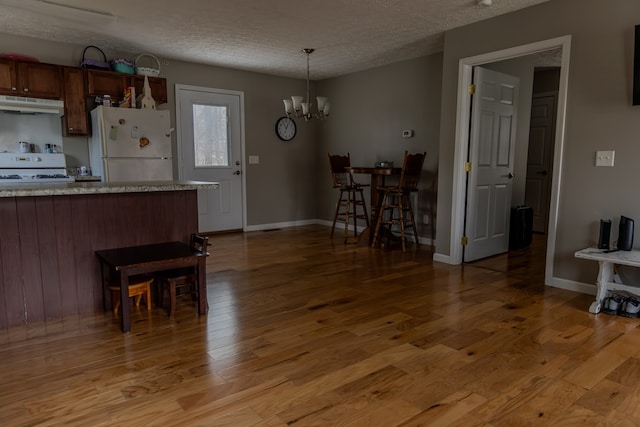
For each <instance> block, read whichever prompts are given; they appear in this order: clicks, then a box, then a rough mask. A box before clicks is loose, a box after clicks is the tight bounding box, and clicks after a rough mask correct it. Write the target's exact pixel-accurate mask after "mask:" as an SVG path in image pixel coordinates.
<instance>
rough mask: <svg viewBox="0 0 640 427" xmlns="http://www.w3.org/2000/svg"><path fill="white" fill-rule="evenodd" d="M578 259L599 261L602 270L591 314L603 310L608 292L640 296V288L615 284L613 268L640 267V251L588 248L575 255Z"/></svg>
mask: <svg viewBox="0 0 640 427" xmlns="http://www.w3.org/2000/svg"><path fill="white" fill-rule="evenodd" d="M574 256H575V257H576V258H581V259H590V260H593V261H598V264H599V266H600V270H599V271H598V280H597V282H596V285H598V291H597V293H596V300H595V301H594V302H593V303H591V306H590V307H589V312H590V313H599V312H600V309H601V308H602V302H603V300H604V298H605V297H606V296H607V291H613V290H616V291H627V292H631V293H633V294H636V295H640V287H638V286H630V285H623V284H621V283H615V282H614V281H613V266H614V265H615V264H619V265H629V266H632V267H640V251H639V250H635V249H634V250H631V251H615V252H608V253H607V252H604V251H603V250H602V249H597V248H587V249H582V250H581V251H578V252H576V253H575V255H574Z"/></svg>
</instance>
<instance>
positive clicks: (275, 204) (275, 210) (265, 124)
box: [0, 34, 317, 226]
mask: <svg viewBox="0 0 640 427" xmlns="http://www.w3.org/2000/svg"><path fill="white" fill-rule="evenodd" d="M83 49H84V46H78V45H72V44H66V43H57V42H51V41H47V40H39V39H31V38H26V37H16V36H11V35H8V34H1V35H0V52H14V53H21V54H25V55H31V56H35V57H36V58H38V59H40V61H42V62H48V63H53V64H61V65H72V66H78V65H79V64H80V62H81V59H82V51H83ZM105 53H106V54H107V57H108V58H113V57H121V56H124V57H127V58H135V57H136V56H137V54H135V53H129V54H127V53H124V52H112V51H108V50H106V51H105ZM92 57H93V56H92ZM160 59H161V61H162V66H161V74H160V77H164V78H166V79H167V90H168V95H169V102H168V103H167V104H165V105H163V106H160V107H159V108H161V109H169V110H170V111H171V121H172V125H174V126H175V84H186V85H194V86H204V87H211V88H217V89H227V90H236V91H243V92H244V100H245V131H246V134H245V141H246V153H245V154H246V155H247V156H248V155H258V156H260V164H258V165H249V164H247V165H246V170H245V171H244V173H245V178H246V182H247V195H246V199H247V206H246V208H247V222H248V225H249V226H251V225H260V224H273V223H283V222H284V223H287V222H296V221H304V220H313V219H315V218H316V208H315V207H316V196H315V194H314V193H313V191H310V189H313V188H315V183H316V181H317V178H316V177H317V170H316V164H317V161H316V153H317V150H316V129H315V123H309V124H305V123H304V122H300V121H298V135H297V136H296V138H295V140H294V141H293V142H289V143H282V142H281V141H280V140H279V139H278V138H277V137H276V136H275V132H274V129H275V122H276V120H277V118H278V117H280V116H282V115H283V104H282V99H283V98H285V97H289V96H291V95H294V94H300V93H304V91H305V90H306V82H305V81H304V80H298V79H288V78H280V77H274V76H269V75H265V74H258V73H250V72H244V71H238V70H233V69H226V68H220V67H212V66H206V65H200V64H194V63H188V62H180V61H173V60H170V61H169V62H168V64H167V63H165V61H164V59H162V58H160ZM172 139H173V140H172V142H173V149H174V158H176V159H177V156H176V153H177V151H176V133H175V132H174V134H173V137H172ZM63 144H64V149H65V152H66V154H67V162H68V164H69V165H79V164H88V148H87V138H85V137H67V138H64V140H63ZM247 163H248V162H247ZM176 170H177V166H176Z"/></svg>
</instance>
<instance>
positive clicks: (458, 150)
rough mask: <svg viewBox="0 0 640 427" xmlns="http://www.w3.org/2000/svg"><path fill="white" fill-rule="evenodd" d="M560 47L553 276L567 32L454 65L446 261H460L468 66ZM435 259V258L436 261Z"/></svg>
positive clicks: (550, 248) (550, 254) (549, 261)
mask: <svg viewBox="0 0 640 427" xmlns="http://www.w3.org/2000/svg"><path fill="white" fill-rule="evenodd" d="M556 48H561V49H562V61H561V68H560V87H559V88H558V111H557V113H556V114H557V119H556V132H555V141H556V143H555V147H554V156H553V174H552V177H551V179H552V184H551V201H550V207H549V229H548V235H547V251H546V253H547V254H546V265H545V284H550V283H551V280H552V277H553V259H554V256H555V241H556V235H557V230H556V227H557V224H558V205H559V199H560V184H561V180H562V156H563V153H564V142H565V125H566V108H567V89H568V84H569V57H570V53H571V35H566V36H561V37H557V38H553V39H548V40H543V41H539V42H535V43H530V44H526V45H521V46H516V47H512V48H508V49H503V50H499V51H495V52H489V53H484V54H481V55H476V56H472V57H467V58H461V59H460V61H459V64H458V102H457V105H458V106H457V111H456V131H455V149H454V159H453V189H452V191H453V194H452V201H451V232H450V236H451V240H450V242H449V244H450V257H449V260H448V261H449V263H450V264H461V263H462V244H461V241H462V237H463V236H464V220H465V199H466V192H467V180H466V173H467V172H466V171H465V162H466V159H467V154H468V147H469V120H470V105H471V99H470V98H471V97H470V96H469V93H468V90H467V88H468V87H469V85H470V84H471V81H472V80H471V77H472V69H473V67H474V66H476V65H482V64H487V63H490V62H496V61H503V60H506V59H513V58H517V57H520V56H525V55H530V54H533V53H538V52H542V51H546V50H551V49H556ZM436 261H437V260H436Z"/></svg>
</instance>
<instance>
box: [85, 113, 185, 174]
mask: <svg viewBox="0 0 640 427" xmlns="http://www.w3.org/2000/svg"><path fill="white" fill-rule="evenodd" d="M91 129H92V132H91V137H90V138H89V162H90V166H91V173H92V175H96V176H100V177H102V181H103V182H125V181H128V182H131V181H171V180H173V162H172V160H171V131H172V129H171V121H170V118H169V111H157V110H147V109H145V110H140V109H133V108H115V107H105V106H99V107H96V108H95V109H93V110H91Z"/></svg>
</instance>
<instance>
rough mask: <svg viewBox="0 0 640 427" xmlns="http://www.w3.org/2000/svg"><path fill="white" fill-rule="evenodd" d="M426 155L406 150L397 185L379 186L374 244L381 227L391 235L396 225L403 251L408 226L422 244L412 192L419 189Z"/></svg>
mask: <svg viewBox="0 0 640 427" xmlns="http://www.w3.org/2000/svg"><path fill="white" fill-rule="evenodd" d="M426 155H427V153H417V154H409V152H408V151H405V152H404V161H403V162H402V172H400V178H399V179H398V183H397V185H394V186H388V187H378V191H380V194H381V202H380V206H379V210H378V221H377V222H376V227H375V231H374V234H373V243H372V246H376V245H377V244H378V239H379V237H380V236H381V234H380V230H381V228H383V227H387V228H388V232H387V235H391V228H392V227H393V226H394V225H395V226H397V227H399V228H400V239H401V242H402V252H405V251H406V238H405V230H406V229H407V227H411V228H413V236H414V238H415V241H416V245H420V241H419V239H418V230H417V228H416V221H415V217H414V215H413V207H412V206H411V193H413V192H416V191H418V181H419V180H420V173H421V172H422V165H423V164H424V158H425V157H426Z"/></svg>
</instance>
